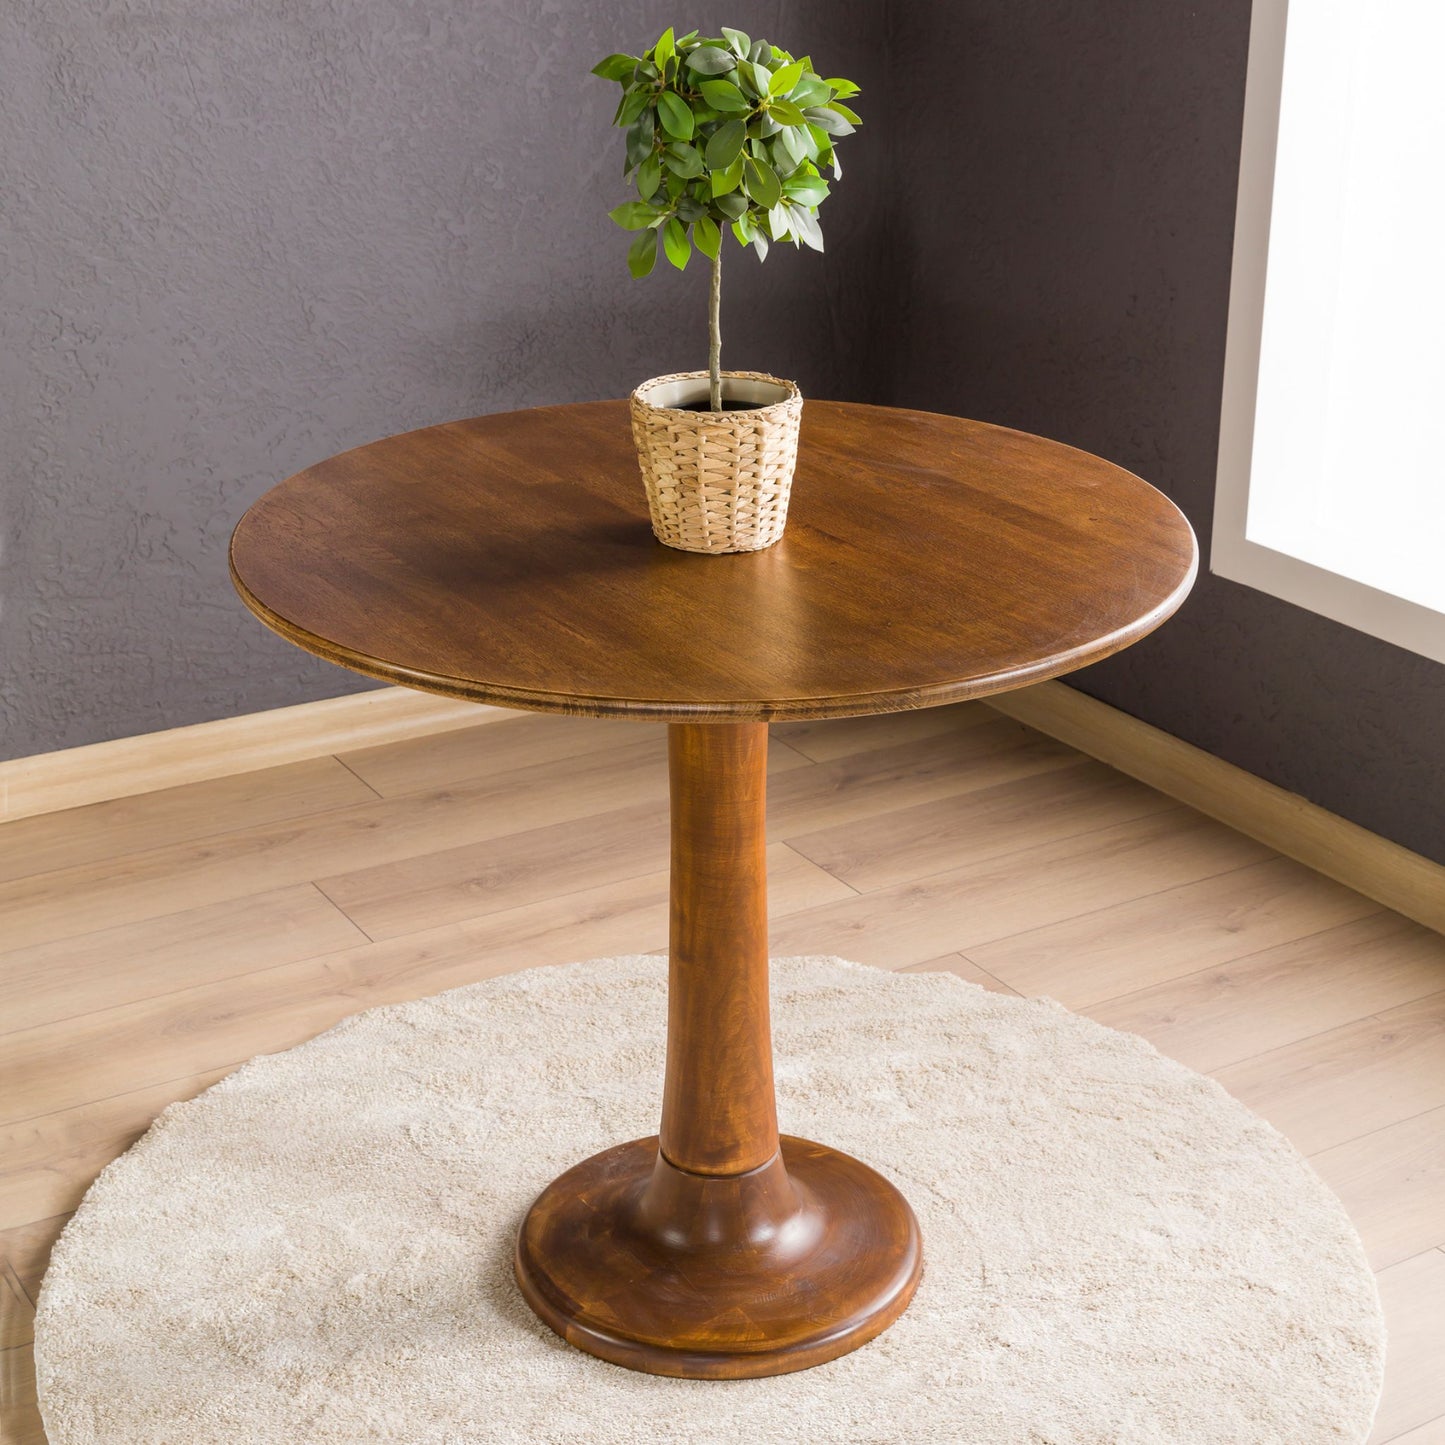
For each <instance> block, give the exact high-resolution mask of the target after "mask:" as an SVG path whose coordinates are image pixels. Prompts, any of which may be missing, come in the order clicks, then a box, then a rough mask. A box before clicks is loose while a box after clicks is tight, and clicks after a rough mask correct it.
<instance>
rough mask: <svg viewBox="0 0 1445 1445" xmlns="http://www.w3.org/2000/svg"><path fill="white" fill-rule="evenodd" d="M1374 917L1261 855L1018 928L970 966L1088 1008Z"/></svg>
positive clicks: (1369, 908) (1285, 863) (1372, 908)
mask: <svg viewBox="0 0 1445 1445" xmlns="http://www.w3.org/2000/svg"><path fill="white" fill-rule="evenodd" d="M1218 826H1221V827H1222V826H1223V824H1220V825H1218ZM1379 911H1380V909H1379V905H1378V904H1376V903H1373V902H1371V901H1370V900H1369V899H1367V898H1365V897H1363V896H1362V895H1361V894H1358V893H1354V892H1352V891H1351V890H1350V889H1348V888H1345V887H1342V886H1341V885H1340V884H1338V883H1333V882H1331V881H1330V880H1329V879H1328V878H1322V877H1321V876H1320V875H1319V874H1318V873H1315V872H1313V871H1312V870H1311V869H1309V868H1306V867H1305V866H1304V865H1303V864H1301V863H1295V862H1292V861H1291V860H1290V859H1287V858H1280V857H1278V856H1276V855H1274V854H1267V855H1266V857H1265V858H1264V860H1263V861H1259V862H1256V863H1255V864H1254V866H1253V867H1250V868H1248V869H1246V870H1243V871H1241V872H1237V873H1230V874H1228V875H1227V876H1211V877H1207V878H1199V879H1192V880H1189V881H1187V882H1183V883H1180V884H1178V885H1177V886H1175V887H1172V888H1167V889H1161V890H1160V891H1158V892H1155V893H1150V894H1147V895H1146V896H1139V897H1135V898H1130V899H1124V900H1122V901H1121V902H1118V903H1112V904H1106V903H1104V902H1103V901H1102V900H1101V905H1100V907H1098V908H1096V909H1092V910H1089V911H1087V912H1082V911H1081V912H1080V914H1079V915H1078V916H1076V917H1072V918H1068V919H1067V920H1065V921H1063V922H1060V923H1056V924H1044V925H1043V926H1040V927H1035V928H1029V927H1027V925H1025V927H1024V928H1022V929H1020V930H1019V931H1018V932H1016V933H1015V934H1014V935H1013V936H1011V937H1005V938H999V939H996V940H991V941H989V942H988V943H985V944H980V945H979V946H977V947H975V948H972V949H970V950H969V957H970V958H972V959H973V960H974V962H975V963H977V964H978V965H979V966H980V967H981V968H985V969H987V970H988V972H989V973H992V974H994V975H995V976H996V977H998V978H1001V979H1003V981H1004V982H1005V983H1007V984H1008V985H1009V987H1010V988H1014V989H1017V990H1018V992H1019V993H1021V994H1024V995H1026V996H1037V995H1040V994H1047V995H1048V996H1049V997H1050V998H1056V999H1058V1001H1059V1002H1060V1003H1062V1004H1065V1005H1067V1006H1068V1007H1069V1008H1076V1009H1077V1008H1087V1007H1088V1006H1089V1005H1090V1004H1095V1003H1099V1002H1101V1001H1102V1000H1104V999H1109V998H1116V997H1117V996H1118V995H1120V994H1124V993H1131V992H1133V991H1135V990H1137V989H1140V988H1147V987H1150V986H1151V985H1154V984H1158V983H1164V982H1167V981H1168V980H1170V979H1175V978H1181V977H1183V976H1185V975H1187V974H1192V973H1197V972H1198V971H1199V970H1200V969H1203V968H1208V967H1210V966H1211V965H1213V964H1222V963H1231V962H1233V961H1234V960H1235V959H1237V958H1242V957H1244V956H1245V955H1247V954H1252V953H1258V952H1259V951H1260V950H1261V949H1265V948H1272V947H1273V946H1274V945H1275V944H1279V943H1288V942H1291V941H1292V940H1294V939H1297V938H1303V937H1306V936H1307V935H1309V934H1311V933H1318V932H1319V931H1320V930H1321V929H1323V928H1332V927H1334V926H1335V925H1336V924H1340V923H1348V922H1351V921H1352V920H1354V919H1357V918H1363V917H1366V916H1367V915H1369V914H1372V913H1378V912H1379Z"/></svg>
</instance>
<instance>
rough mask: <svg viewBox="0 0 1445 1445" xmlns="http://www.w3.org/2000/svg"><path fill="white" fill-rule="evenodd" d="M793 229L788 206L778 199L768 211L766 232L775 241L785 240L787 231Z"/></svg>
mask: <svg viewBox="0 0 1445 1445" xmlns="http://www.w3.org/2000/svg"><path fill="white" fill-rule="evenodd" d="M792 229H793V225H792V220H791V218H790V217H789V215H788V208H787V207H786V206H785V205H784V204H783V203H782V202H781V201H779V202H778V204H777V205H776V206H774V207H772V209H771V210H769V212H768V234H769V235H771V236H772V238H773V240H775V241H786V240H787V239H788V233H789V232H790V231H791V230H792Z"/></svg>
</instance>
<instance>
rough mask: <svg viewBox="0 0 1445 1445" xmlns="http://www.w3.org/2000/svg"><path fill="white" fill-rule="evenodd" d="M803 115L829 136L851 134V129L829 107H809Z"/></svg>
mask: <svg viewBox="0 0 1445 1445" xmlns="http://www.w3.org/2000/svg"><path fill="white" fill-rule="evenodd" d="M803 114H804V115H805V116H806V117H807V118H808V119H809V120H810V121H812V123H813V124H814V125H815V126H817V127H818V129H819V130H822V131H827V133H828V134H829V135H852V134H853V127H852V126H851V125H849V124H848V122H847V121H846V120H844V119H843V117H842V116H841V115H839V114H838V112H837V111H835V110H833V109H832V108H831V107H830V106H826V105H810V106H809V107H808V109H807V110H805V111H804V112H803Z"/></svg>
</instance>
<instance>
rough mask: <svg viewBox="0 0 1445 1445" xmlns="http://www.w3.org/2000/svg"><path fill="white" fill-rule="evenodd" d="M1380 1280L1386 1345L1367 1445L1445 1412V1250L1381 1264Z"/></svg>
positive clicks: (1378, 1443) (1380, 1443)
mask: <svg viewBox="0 0 1445 1445" xmlns="http://www.w3.org/2000/svg"><path fill="white" fill-rule="evenodd" d="M1379 1280H1380V1299H1381V1301H1382V1302H1383V1304H1384V1307H1385V1319H1386V1321H1387V1322H1388V1324H1389V1331H1390V1345H1389V1349H1388V1351H1387V1353H1386V1355H1385V1389H1384V1394H1383V1395H1382V1396H1381V1399H1380V1411H1379V1414H1378V1415H1376V1417H1375V1429H1374V1433H1373V1434H1372V1435H1371V1436H1370V1445H1385V1442H1386V1441H1391V1440H1394V1439H1395V1438H1396V1437H1397V1436H1399V1435H1402V1434H1404V1433H1405V1431H1407V1430H1415V1429H1418V1428H1419V1427H1421V1426H1423V1425H1425V1424H1428V1423H1429V1422H1431V1421H1433V1420H1435V1419H1437V1418H1438V1417H1439V1416H1441V1415H1445V1369H1441V1361H1442V1359H1445V1252H1442V1251H1440V1250H1438V1249H1432V1250H1430V1251H1428V1252H1427V1253H1425V1254H1417V1255H1416V1256H1415V1257H1414V1258H1413V1259H1406V1260H1402V1261H1401V1262H1400V1263H1399V1264H1393V1265H1391V1266H1390V1268H1389V1269H1383V1270H1381V1271H1380V1274H1379Z"/></svg>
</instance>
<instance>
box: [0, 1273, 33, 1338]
mask: <svg viewBox="0 0 1445 1445" xmlns="http://www.w3.org/2000/svg"><path fill="white" fill-rule="evenodd" d="M34 1338H35V1306H34V1305H32V1304H31V1303H30V1300H29V1297H28V1296H27V1295H26V1293H25V1291H24V1290H22V1289H21V1288H20V1281H19V1280H17V1279H16V1278H15V1276H14V1274H13V1273H12V1272H11V1271H10V1270H8V1269H0V1350H12V1349H14V1348H15V1346H16V1345H28V1344H29V1343H30V1342H31V1341H32V1340H33V1339H34Z"/></svg>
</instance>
